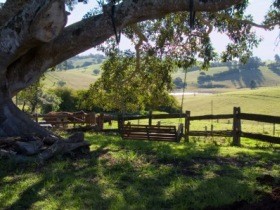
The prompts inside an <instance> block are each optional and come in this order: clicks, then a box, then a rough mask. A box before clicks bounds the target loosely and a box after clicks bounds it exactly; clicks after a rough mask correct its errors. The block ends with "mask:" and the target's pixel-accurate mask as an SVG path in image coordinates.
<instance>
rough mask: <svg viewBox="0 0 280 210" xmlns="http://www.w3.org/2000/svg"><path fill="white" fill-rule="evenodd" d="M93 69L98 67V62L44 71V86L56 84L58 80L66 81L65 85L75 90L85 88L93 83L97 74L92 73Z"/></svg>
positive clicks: (50, 86) (49, 86) (47, 87)
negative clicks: (69, 68) (79, 66)
mask: <svg viewBox="0 0 280 210" xmlns="http://www.w3.org/2000/svg"><path fill="white" fill-rule="evenodd" d="M94 69H100V64H96V65H90V66H87V67H81V68H76V69H72V70H67V71H54V72H48V73H46V78H45V80H44V81H43V83H44V85H45V86H44V88H46V89H49V88H53V87H55V86H57V82H58V81H64V82H66V84H65V86H66V87H69V88H73V89H75V90H80V89H87V88H89V85H90V84H92V83H94V82H95V81H96V80H97V79H98V78H99V77H100V74H99V75H93V70H94Z"/></svg>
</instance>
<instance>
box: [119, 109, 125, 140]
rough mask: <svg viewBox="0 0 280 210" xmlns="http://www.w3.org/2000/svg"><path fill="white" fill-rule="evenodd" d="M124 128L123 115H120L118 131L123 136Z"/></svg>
mask: <svg viewBox="0 0 280 210" xmlns="http://www.w3.org/2000/svg"><path fill="white" fill-rule="evenodd" d="M123 126H124V121H123V115H122V114H119V115H118V130H119V133H120V134H121V135H122V130H123Z"/></svg>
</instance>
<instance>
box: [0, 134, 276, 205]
mask: <svg viewBox="0 0 280 210" xmlns="http://www.w3.org/2000/svg"><path fill="white" fill-rule="evenodd" d="M86 139H87V140H88V141H89V142H90V143H91V147H90V148H91V150H90V154H80V155H79V156H68V157H57V158H55V159H52V160H50V161H49V162H47V163H46V164H45V165H43V166H41V165H37V164H35V163H34V164H30V165H16V164H14V163H11V162H8V161H7V160H0V209H205V208H209V207H213V208H216V207H221V206H223V207H225V206H227V205H233V204H236V203H247V204H248V203H249V204H250V203H258V202H259V199H261V197H262V196H263V195H266V194H268V193H271V191H272V189H273V188H274V187H275V186H277V185H279V176H280V174H279V173H280V154H279V150H280V148H279V146H275V145H270V144H265V143H259V142H256V141H252V140H247V139H242V144H243V145H242V147H232V146H230V140H225V141H224V142H221V144H220V145H219V146H217V144H216V143H214V142H213V141H212V140H211V139H206V138H205V139H204V138H202V139H200V140H198V139H191V142H189V143H184V142H182V143H165V142H141V141H125V140H121V138H120V137H118V136H114V135H101V134H86ZM264 176H268V177H271V179H272V182H269V183H267V182H260V180H261V179H262V177H264Z"/></svg>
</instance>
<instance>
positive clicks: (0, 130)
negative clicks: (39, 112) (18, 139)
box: [0, 98, 51, 137]
mask: <svg viewBox="0 0 280 210" xmlns="http://www.w3.org/2000/svg"><path fill="white" fill-rule="evenodd" d="M50 134H51V132H50V131H48V130H46V129H43V128H42V127H40V126H39V124H38V123H36V122H34V121H33V120H31V119H30V117H29V116H28V115H27V114H25V113H24V112H22V111H21V110H19V108H18V107H17V106H16V105H15V104H14V103H13V101H12V99H11V98H0V136H1V137H11V136H32V135H35V136H40V137H45V136H49V135H50Z"/></svg>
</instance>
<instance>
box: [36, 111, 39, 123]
mask: <svg viewBox="0 0 280 210" xmlns="http://www.w3.org/2000/svg"><path fill="white" fill-rule="evenodd" d="M35 121H36V123H38V121H39V120H38V113H37V112H36V113H35Z"/></svg>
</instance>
